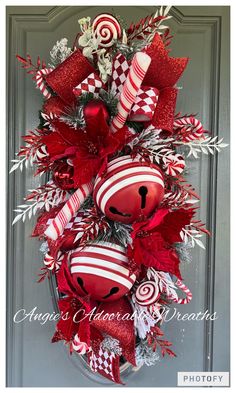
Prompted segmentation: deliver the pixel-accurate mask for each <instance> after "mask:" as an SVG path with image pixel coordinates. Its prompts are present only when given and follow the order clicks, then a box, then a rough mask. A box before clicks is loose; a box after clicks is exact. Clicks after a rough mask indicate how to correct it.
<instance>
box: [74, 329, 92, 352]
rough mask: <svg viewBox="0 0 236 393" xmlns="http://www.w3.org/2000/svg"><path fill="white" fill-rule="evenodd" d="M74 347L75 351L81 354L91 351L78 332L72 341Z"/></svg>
mask: <svg viewBox="0 0 236 393" xmlns="http://www.w3.org/2000/svg"><path fill="white" fill-rule="evenodd" d="M72 347H73V349H74V351H76V352H78V353H79V354H80V355H84V354H85V353H86V352H89V351H90V347H89V346H88V344H86V343H85V342H83V341H80V339H79V336H78V334H76V335H75V337H74V340H73V342H72Z"/></svg>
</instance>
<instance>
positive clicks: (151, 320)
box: [11, 7, 226, 383]
mask: <svg viewBox="0 0 236 393" xmlns="http://www.w3.org/2000/svg"><path fill="white" fill-rule="evenodd" d="M169 9H170V7H166V8H165V7H160V8H159V9H158V10H157V12H156V13H155V14H154V15H151V16H147V17H146V18H144V19H141V20H140V21H139V22H138V23H137V24H134V23H132V24H131V25H130V27H129V28H128V29H125V28H124V27H123V26H122V23H121V22H120V21H119V20H118V17H115V16H113V15H111V14H99V15H98V16H97V17H96V18H95V19H93V20H92V21H91V19H90V17H88V18H83V19H80V20H79V26H80V32H79V33H78V35H77V37H76V39H75V42H74V45H73V47H72V48H70V47H68V40H67V39H66V38H63V39H61V40H60V41H57V43H56V45H55V46H54V47H53V48H52V50H51V52H50V58H51V64H49V65H47V64H46V63H45V62H44V61H41V60H40V58H39V57H38V59H37V63H36V65H34V64H33V62H32V60H31V57H30V55H28V54H27V56H26V58H22V57H20V56H18V55H17V59H18V60H19V62H20V63H21V64H22V67H23V68H24V69H25V70H26V72H27V73H28V74H30V75H31V76H32V78H33V80H34V81H35V83H36V88H38V89H39V90H40V92H41V93H42V94H43V97H44V102H43V107H42V109H41V110H40V112H39V117H40V123H39V126H38V127H37V129H35V130H34V131H29V132H28V134H27V135H26V136H24V137H23V140H24V142H25V145H24V146H22V147H21V148H20V151H19V153H18V154H17V156H18V157H17V158H16V159H15V160H12V161H13V163H14V164H13V167H12V169H11V172H13V171H14V170H16V169H18V168H19V169H20V170H22V169H23V167H24V166H25V167H26V168H27V167H28V166H29V165H31V166H32V165H34V166H36V173H35V175H37V176H41V175H43V174H47V176H45V178H46V177H47V178H48V179H49V180H48V181H47V182H46V183H45V184H42V185H40V186H39V187H38V188H37V189H34V190H30V193H29V194H28V195H27V196H26V198H25V200H26V202H25V204H23V205H20V206H18V207H17V209H16V210H15V211H16V212H17V215H16V217H15V219H14V223H16V222H17V221H19V220H23V221H25V219H26V217H28V218H31V217H32V216H33V215H35V214H36V213H37V214H38V213H39V214H38V218H37V223H36V226H35V228H34V230H33V234H32V236H35V237H38V238H39V239H40V240H41V241H42V245H41V251H42V252H43V254H44V267H43V268H42V269H41V273H40V275H39V276H40V278H39V280H38V281H39V282H41V281H42V280H44V278H45V277H49V278H50V277H51V275H55V278H56V282H57V285H58V292H59V295H60V296H59V299H58V307H59V310H60V312H61V319H60V320H59V322H58V323H57V326H56V331H55V334H54V336H53V338H52V342H57V341H60V340H63V341H65V343H66V344H68V347H69V351H70V352H71V353H72V352H74V351H75V352H77V353H79V354H80V355H84V356H86V359H87V362H88V364H89V366H90V368H91V370H92V371H94V372H98V373H100V374H101V375H103V376H104V377H106V378H108V379H110V380H112V381H114V382H116V383H122V381H121V379H120V364H121V361H124V359H125V360H126V361H127V362H129V363H131V364H132V365H134V366H140V365H142V364H146V365H148V366H150V365H153V364H154V363H155V362H156V361H157V360H159V357H160V356H165V355H169V356H176V355H175V353H174V352H173V350H172V349H171V343H170V342H169V341H167V340H166V339H163V332H162V330H161V328H160V325H161V323H162V322H163V313H164V310H165V309H166V307H168V306H169V305H170V304H171V303H178V304H186V303H188V302H189V301H191V299H192V294H191V291H190V290H189V289H188V287H187V286H186V285H185V284H184V283H183V281H182V276H181V272H180V262H182V261H183V260H190V259H191V256H190V250H191V248H192V247H194V246H195V245H197V246H200V247H202V248H204V245H203V243H202V240H201V238H202V236H203V235H204V234H205V233H206V234H208V231H207V230H206V229H205V227H204V225H203V223H202V222H201V221H200V220H198V219H197V218H196V217H195V214H196V207H195V203H197V202H198V200H199V197H198V195H197V194H196V192H195V190H194V188H193V187H192V186H191V185H190V184H188V182H187V181H186V180H185V179H184V177H183V174H184V171H185V168H186V158H187V157H189V156H193V157H194V158H198V156H199V153H203V154H208V153H210V154H214V153H215V152H219V151H220V149H221V148H223V147H225V146H226V144H224V143H223V142H222V139H221V140H218V139H217V137H211V136H210V135H209V132H207V131H206V130H205V129H204V127H203V125H202V124H201V122H200V121H199V120H198V119H196V118H195V116H194V115H191V114H190V115H181V114H180V113H178V114H176V113H175V106H176V99H177V95H178V88H177V86H176V84H177V82H178V80H179V78H180V77H181V75H182V74H183V72H184V70H185V68H186V66H187V63H188V60H189V59H188V58H174V57H171V56H170V50H169V45H170V43H171V39H172V36H171V34H170V30H169V28H168V27H167V26H166V25H164V24H163V23H166V21H167V20H168V19H170V18H171V16H169V15H168V13H169ZM42 178H43V177H41V179H42Z"/></svg>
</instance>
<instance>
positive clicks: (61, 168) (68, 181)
mask: <svg viewBox="0 0 236 393" xmlns="http://www.w3.org/2000/svg"><path fill="white" fill-rule="evenodd" d="M73 174H74V168H73V166H71V165H68V164H67V163H66V162H60V163H58V164H55V166H54V169H53V181H54V183H55V184H56V185H57V186H58V187H59V188H61V189H62V190H70V189H72V188H74V181H73Z"/></svg>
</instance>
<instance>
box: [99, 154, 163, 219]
mask: <svg viewBox="0 0 236 393" xmlns="http://www.w3.org/2000/svg"><path fill="white" fill-rule="evenodd" d="M163 196H164V182H163V175H162V173H161V170H160V169H159V168H158V166H156V165H149V164H148V163H146V162H140V161H139V159H138V158H137V157H136V158H135V159H132V158H131V157H130V156H123V157H119V158H116V159H114V160H112V161H111V162H110V163H109V164H108V166H107V172H106V173H105V175H104V176H103V177H98V178H97V179H96V180H95V185H94V200H95V203H96V204H97V206H98V207H99V209H100V210H101V211H102V212H103V213H104V214H105V215H106V216H107V217H108V218H110V219H111V220H113V221H120V222H123V223H125V224H130V223H132V222H134V221H137V220H138V219H143V218H145V217H148V216H149V215H150V214H151V213H152V212H153V211H154V210H155V209H156V208H157V207H158V205H159V204H160V202H161V200H162V199H163Z"/></svg>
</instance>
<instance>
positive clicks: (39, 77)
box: [36, 68, 53, 100]
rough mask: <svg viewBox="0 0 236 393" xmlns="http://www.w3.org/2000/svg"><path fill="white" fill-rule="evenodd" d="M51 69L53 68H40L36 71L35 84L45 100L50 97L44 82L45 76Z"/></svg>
mask: <svg viewBox="0 0 236 393" xmlns="http://www.w3.org/2000/svg"><path fill="white" fill-rule="evenodd" d="M52 71H53V68H43V69H42V70H39V71H38V72H37V73H36V85H37V87H38V88H39V90H40V91H41V93H42V94H43V95H44V97H45V98H46V100H48V99H49V98H50V97H51V93H50V92H49V91H48V89H47V87H46V83H45V76H46V75H48V74H50V72H52Z"/></svg>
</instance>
